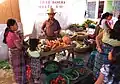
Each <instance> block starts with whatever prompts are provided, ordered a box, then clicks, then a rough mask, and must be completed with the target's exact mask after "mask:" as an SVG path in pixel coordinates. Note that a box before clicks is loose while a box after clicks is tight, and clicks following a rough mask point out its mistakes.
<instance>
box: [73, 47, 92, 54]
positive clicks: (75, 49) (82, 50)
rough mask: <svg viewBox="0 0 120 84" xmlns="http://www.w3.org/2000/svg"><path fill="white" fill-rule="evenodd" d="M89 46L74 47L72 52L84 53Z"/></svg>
mask: <svg viewBox="0 0 120 84" xmlns="http://www.w3.org/2000/svg"><path fill="white" fill-rule="evenodd" d="M89 48H90V46H86V47H84V48H74V52H77V53H84V52H87V51H88V49H89Z"/></svg>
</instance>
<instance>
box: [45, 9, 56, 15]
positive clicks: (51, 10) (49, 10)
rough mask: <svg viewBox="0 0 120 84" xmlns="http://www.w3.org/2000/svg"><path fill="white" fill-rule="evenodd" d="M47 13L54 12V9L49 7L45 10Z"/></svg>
mask: <svg viewBox="0 0 120 84" xmlns="http://www.w3.org/2000/svg"><path fill="white" fill-rule="evenodd" d="M49 13H54V14H55V13H56V12H55V10H54V9H53V8H49V9H48V10H47V14H49Z"/></svg>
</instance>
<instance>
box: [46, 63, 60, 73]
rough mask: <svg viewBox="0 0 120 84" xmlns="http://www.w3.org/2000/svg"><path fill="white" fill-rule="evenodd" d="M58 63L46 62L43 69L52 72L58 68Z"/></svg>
mask: <svg viewBox="0 0 120 84" xmlns="http://www.w3.org/2000/svg"><path fill="white" fill-rule="evenodd" d="M58 68H59V67H58V65H57V64H56V63H54V62H53V63H48V64H47V65H46V66H45V70H46V71H48V72H54V71H56V70H58Z"/></svg>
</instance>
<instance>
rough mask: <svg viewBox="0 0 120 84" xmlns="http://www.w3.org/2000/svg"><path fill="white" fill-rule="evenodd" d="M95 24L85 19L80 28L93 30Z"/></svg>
mask: <svg viewBox="0 0 120 84" xmlns="http://www.w3.org/2000/svg"><path fill="white" fill-rule="evenodd" d="M95 25H96V23H95V22H94V21H92V20H89V19H87V20H86V21H85V22H84V23H83V24H82V27H83V28H86V26H88V27H90V28H95Z"/></svg>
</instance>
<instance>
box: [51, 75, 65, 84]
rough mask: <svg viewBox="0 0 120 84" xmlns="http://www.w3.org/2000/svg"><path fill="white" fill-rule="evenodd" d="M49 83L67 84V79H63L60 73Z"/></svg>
mask: <svg viewBox="0 0 120 84" xmlns="http://www.w3.org/2000/svg"><path fill="white" fill-rule="evenodd" d="M50 84H67V81H66V80H65V78H64V77H62V76H61V75H59V76H58V77H57V78H55V79H52V80H51V81H50Z"/></svg>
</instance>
